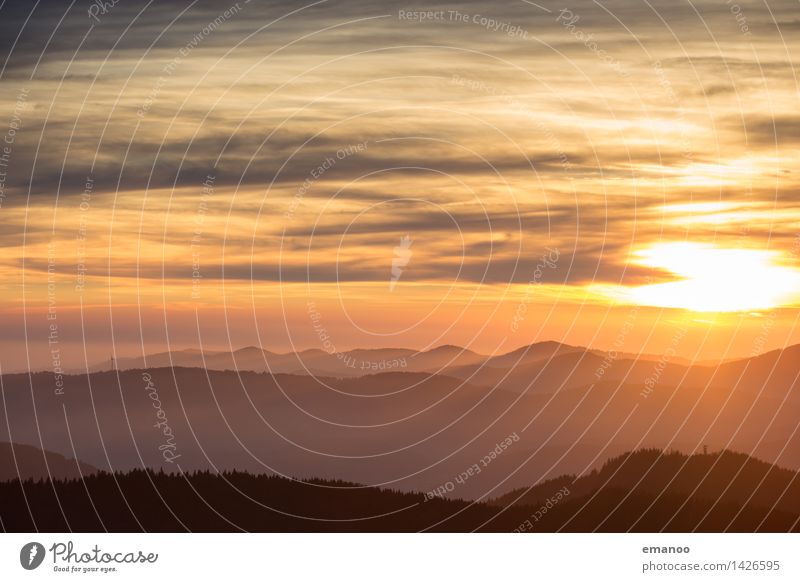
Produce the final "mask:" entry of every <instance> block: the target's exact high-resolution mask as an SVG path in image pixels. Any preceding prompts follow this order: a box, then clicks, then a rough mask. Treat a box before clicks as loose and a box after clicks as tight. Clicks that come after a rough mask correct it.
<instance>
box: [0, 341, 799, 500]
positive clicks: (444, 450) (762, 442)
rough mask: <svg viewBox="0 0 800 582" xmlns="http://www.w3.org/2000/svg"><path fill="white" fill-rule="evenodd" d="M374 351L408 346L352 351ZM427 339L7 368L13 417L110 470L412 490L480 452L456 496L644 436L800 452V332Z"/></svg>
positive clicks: (524, 480)
mask: <svg viewBox="0 0 800 582" xmlns="http://www.w3.org/2000/svg"><path fill="white" fill-rule="evenodd" d="M250 351H252V350H250ZM245 353H248V351H245ZM303 353H305V352H303ZM377 353H380V354H381V356H382V357H383V360H387V358H389V357H391V358H392V359H397V358H399V357H402V353H405V352H404V351H403V350H355V351H353V352H349V354H351V355H352V356H353V357H354V358H355V357H358V358H360V361H362V360H364V358H367V357H368V355H369V357H371V356H374V355H375V354H377ZM314 354H315V355H316V356H319V353H316V352H314ZM314 354H311V355H314ZM323 354H324V352H323ZM413 354H417V355H413V356H412V355H409V356H407V360H408V361H407V366H406V367H405V368H401V369H392V370H389V371H381V370H377V371H376V370H371V371H369V373H367V371H364V373H363V374H362V375H360V376H357V377H356V376H349V377H348V376H344V375H341V374H339V375H333V374H331V375H329V376H319V375H317V376H316V377H312V376H309V375H308V374H307V373H304V374H289V373H277V372H276V373H272V374H270V373H265V372H254V371H242V370H238V371H230V370H228V371H225V370H214V369H203V368H197V367H154V364H157V363H159V362H158V360H155V359H152V358H148V362H147V363H148V365H150V367H149V368H147V369H130V370H125V371H104V372H94V373H91V374H88V375H87V374H76V375H67V376H65V377H64V386H63V394H62V395H58V394H55V381H56V378H54V376H53V374H51V373H47V372H39V373H33V374H8V375H4V376H2V386H3V400H2V402H0V408H2V411H0V434H3V435H9V439H10V440H13V441H14V442H19V443H25V444H30V445H36V446H42V447H43V448H45V449H47V450H50V451H54V452H56V453H58V454H61V455H64V456H66V457H71V456H77V457H78V458H80V459H81V460H82V461H84V462H86V463H89V464H91V465H92V466H94V467H98V468H100V469H103V470H130V469H134V468H140V467H143V466H144V467H150V468H153V469H165V470H167V471H172V470H177V469H178V468H180V469H181V470H184V471H191V470H211V471H217V470H247V471H250V472H253V473H267V474H277V475H292V476H297V477H303V478H312V477H313V478H324V479H344V480H347V481H350V482H357V483H364V484H367V485H373V486H378V487H390V488H394V489H398V490H403V491H423V492H425V491H431V490H434V489H436V488H437V487H440V486H442V485H443V484H446V483H449V482H455V481H456V477H459V476H460V475H462V474H463V473H464V472H465V471H467V470H468V469H470V468H471V467H473V466H475V465H478V466H479V468H480V469H481V470H480V472H474V471H473V473H474V474H473V475H470V477H469V479H462V481H463V482H462V483H459V484H458V485H457V487H454V488H453V490H452V491H447V492H446V495H445V496H446V497H450V498H455V497H463V498H488V497H497V496H498V495H502V494H504V493H507V492H508V491H510V490H512V489H514V488H518V487H528V486H530V485H531V484H537V483H540V482H542V481H546V480H548V479H552V478H554V477H557V476H559V475H564V474H573V473H574V474H580V475H582V474H585V473H586V472H587V471H591V470H592V469H594V468H597V466H598V465H599V464H600V463H602V462H603V460H604V459H608V458H610V457H613V456H615V455H620V454H623V453H625V452H626V451H630V450H637V449H641V448H657V449H672V450H678V451H681V452H683V453H686V454H690V453H697V452H700V451H702V450H704V447H707V449H708V451H709V452H712V453H713V452H715V451H720V450H723V449H727V450H734V451H739V452H741V453H744V454H747V455H749V456H753V457H756V458H759V459H761V460H763V461H765V462H768V463H772V464H775V465H777V466H780V467H784V468H787V469H792V470H797V469H800V434H798V421H797V411H798V410H800V390H798V377H800V346H792V347H789V348H786V349H784V350H778V351H774V352H769V353H766V354H764V355H761V356H757V357H754V358H747V359H743V360H736V361H732V362H725V363H721V364H719V365H714V366H707V365H687V364H686V363H682V362H680V361H677V360H673V359H661V358H657V359H650V357H648V358H641V357H634V358H628V357H624V355H620V354H617V355H616V357H615V358H611V357H610V355H609V354H605V355H601V354H599V353H596V352H594V351H593V350H586V349H584V348H578V347H574V346H565V345H563V344H556V343H551V342H548V343H542V344H534V345H533V346H531V347H529V348H526V349H524V350H516V351H515V352H511V353H510V354H503V355H500V356H494V357H491V358H487V357H486V356H482V355H478V354H475V353H473V352H468V351H464V350H461V349H460V348H457V347H453V346H444V347H441V348H438V349H436V350H431V351H429V352H421V353H419V352H413ZM189 355H191V354H189ZM194 355H195V356H196V354H194ZM227 356H230V354H227ZM257 356H258V357H259V358H261V357H263V356H262V355H261V352H259V353H258V354H257ZM295 356H296V354H295V355H291V356H282V357H290V358H295ZM324 356H325V357H330V355H329V354H324ZM334 357H335V356H334ZM320 358H321V360H319V361H317V363H316V366H317V367H316V368H315V369H319V368H324V366H323V364H321V363H320V361H322V362H325V361H326V360H325V358H323V357H322V356H320ZM223 359H224V358H223V356H221V362H220V365H224V361H222V360H223ZM295 359H296V358H295ZM312 359H313V358H307V359H306V360H307V362H309V363H310V362H311V361H312ZM194 361H195V360H191V362H185V363H192V362H194ZM370 361H375V360H370ZM133 363H134V362H132V363H131V365H133ZM162 363H163V362H162ZM328 364H330V362H328ZM121 365H122V364H121V363H120V366H121ZM326 365H327V364H326ZM287 366H288V364H287ZM418 367H419V368H420V369H418ZM432 369H437V370H438V373H434V372H432V371H431V370H432ZM165 431H167V432H168V434H165ZM511 436H513V437H514V438H513V439H512V440H511V444H509V445H507V446H505V447H502V451H501V453H500V454H494V455H493V454H492V452H493V451H496V450H497V447H499V446H500V443H503V442H505V441H506V440H507V439H509V438H510V437H511ZM73 451H74V452H73ZM171 455H173V456H174V455H177V457H174V458H169V457H170V456H171ZM487 457H489V460H490V462H489V463H486V466H482V463H483V462H485V459H486V458H487Z"/></svg>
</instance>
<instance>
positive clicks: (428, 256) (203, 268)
mask: <svg viewBox="0 0 800 582" xmlns="http://www.w3.org/2000/svg"><path fill="white" fill-rule="evenodd" d="M374 4H376V5H371V4H369V3H364V2H323V3H321V4H319V5H316V6H313V7H309V8H306V9H301V8H300V7H299V5H297V6H294V5H292V6H291V7H290V6H289V5H288V4H284V3H263V4H262V3H255V2H254V3H247V2H240V3H238V4H236V3H230V2H217V1H213V2H198V3H191V2H189V3H178V2H166V3H160V5H159V6H157V7H155V8H153V9H151V10H148V11H145V12H143V13H141V14H140V13H139V8H138V7H137V8H136V9H134V8H133V7H130V6H126V5H125V3H124V2H121V3H119V4H117V5H116V6H114V8H113V10H110V11H109V12H108V13H107V14H105V15H102V16H100V17H99V19H97V20H98V21H97V22H95V20H93V19H91V18H89V17H88V15H87V13H86V10H85V7H84V8H82V9H77V8H73V10H71V11H68V10H67V7H66V6H62V4H61V3H56V2H43V3H42V4H41V6H39V7H37V9H36V10H37V12H36V14H35V17H34V18H31V19H30V20H29V21H27V23H26V18H27V16H28V13H27V12H26V10H27V9H26V8H24V7H19V6H4V7H3V8H2V9H0V13H4V12H5V14H3V16H2V18H0V22H1V24H0V29H2V34H0V37H2V39H3V40H2V41H0V44H1V45H2V55H3V58H4V60H5V57H6V56H7V57H8V59H7V60H5V62H6V64H5V66H4V67H3V69H2V77H3V83H2V85H0V102H2V110H3V112H4V114H3V116H2V118H0V122H2V125H0V133H2V134H3V137H4V138H5V139H4V143H3V144H0V146H1V147H5V149H0V156H4V157H3V158H2V159H0V172H2V174H1V175H0V215H2V222H0V238H2V241H3V251H4V252H3V255H2V258H0V275H1V277H0V285H2V287H3V296H4V297H5V301H4V302H3V305H2V307H0V316H2V317H3V319H4V321H5V325H4V326H3V330H2V335H0V344H2V346H3V347H4V349H3V353H4V355H3V357H2V358H0V365H2V367H3V369H4V370H9V369H21V368H25V367H27V365H28V359H29V361H30V365H31V366H34V367H36V366H41V365H43V363H45V364H47V363H49V362H50V361H51V356H50V354H49V351H48V350H49V349H50V348H51V347H52V346H53V345H58V346H59V347H61V348H63V350H64V353H65V354H67V356H66V357H67V359H68V362H67V363H68V365H69V367H70V368H80V367H82V366H83V365H84V360H86V359H88V360H89V361H96V360H97V359H103V358H107V356H108V352H109V351H112V342H113V345H114V349H116V350H118V351H119V354H118V355H135V354H138V353H141V352H142V351H146V352H150V351H155V350H157V349H164V348H165V347H167V346H170V347H174V348H183V347H188V346H198V345H204V346H209V347H212V348H216V349H220V348H226V347H233V348H238V347H241V346H243V345H248V344H258V343H260V344H261V345H262V346H263V347H264V348H267V349H271V350H276V351H287V350H290V349H294V348H312V347H320V341H319V338H318V337H317V335H318V334H317V333H316V332H315V330H314V327H313V325H312V320H311V318H310V315H309V314H310V310H311V308H310V307H309V302H310V301H311V302H313V304H314V307H313V309H315V310H316V311H317V312H318V313H319V317H320V318H321V320H322V321H324V322H325V328H326V330H327V331H329V333H330V334H331V336H333V337H334V338H335V343H336V345H337V348H338V349H347V348H352V347H355V346H364V347H373V346H408V347H420V348H424V347H428V346H434V345H439V344H442V343H455V344H459V345H466V346H469V347H471V348H472V349H475V350H477V351H483V352H487V353H490V352H493V351H508V350H511V349H513V348H516V347H518V346H520V345H523V344H526V343H530V342H533V341H539V340H545V339H548V340H550V339H554V340H560V341H565V342H567V343H572V344H582V345H591V346H593V347H598V348H612V347H615V345H616V343H617V342H618V341H619V336H620V330H621V329H627V327H626V321H628V322H631V321H632V324H631V329H630V330H629V331H626V332H625V333H624V334H623V335H624V337H623V338H622V344H624V347H622V349H623V351H630V352H636V351H640V350H641V351H649V352H655V353H657V352H659V351H663V350H664V349H666V347H668V346H669V345H670V344H671V342H673V340H674V338H675V337H676V330H677V331H680V330H684V329H685V330H686V334H685V336H684V335H682V334H681V335H680V341H679V342H678V345H677V346H676V351H677V353H680V354H681V355H682V356H684V357H689V358H697V359H707V358H724V357H730V356H733V355H749V354H751V353H754V352H756V353H757V352H758V351H763V350H764V349H771V348H775V347H781V346H783V345H786V344H789V343H797V342H800V333H798V332H797V330H796V325H795V322H796V317H797V315H798V306H800V263H799V262H798V258H800V256H799V255H800V198H799V197H798V195H797V192H798V185H800V172H798V169H797V161H798V145H800V137H799V136H800V116H798V113H797V111H798V110H800V109H798V79H797V71H796V68H795V67H794V65H793V63H792V61H791V57H792V55H796V54H798V52H797V51H798V35H797V34H796V31H797V17H796V14H797V5H796V3H794V2H789V1H788V0H785V1H782V2H774V3H770V6H771V8H772V13H771V14H770V13H769V12H766V11H764V10H755V9H752V10H748V11H746V12H744V17H746V18H745V21H746V25H747V26H746V30H744V29H743V28H742V17H740V18H739V19H738V20H737V18H736V17H735V15H733V14H732V13H731V12H730V10H729V8H728V6H727V5H725V4H724V3H719V2H716V3H711V2H702V3H699V4H696V5H695V6H696V7H697V10H698V12H699V13H700V15H701V16H702V19H701V18H700V17H699V16H698V14H697V13H695V12H694V11H693V9H692V8H691V7H690V6H688V5H687V6H682V5H677V6H676V5H674V3H670V2H661V3H655V4H649V5H648V4H641V5H639V4H636V3H624V2H611V3H606V4H597V3H590V2H580V3H576V4H574V5H573V6H572V8H570V10H569V11H560V12H559V10H561V7H560V6H559V8H555V5H551V4H550V3H547V2H543V3H541V6H543V7H544V9H542V8H539V7H536V6H533V5H531V4H528V3H525V2H503V3H497V4H496V5H495V4H491V5H486V4H484V3H477V2H476V3H469V2H460V3H457V8H454V6H456V5H454V4H449V5H447V4H443V5H441V6H439V5H430V7H429V6H428V5H426V7H425V9H426V10H439V11H441V14H439V13H438V12H437V13H436V14H434V15H433V16H430V17H428V18H426V19H425V20H424V21H420V17H418V16H414V15H413V11H415V10H420V9H421V8H419V7H414V6H408V5H405V4H401V3H380V5H377V3H374ZM65 11H66V12H65ZM65 14H66V15H65ZM409 14H412V15H411V16H409ZM62 16H64V18H63V19H62ZM576 17H577V18H576ZM54 30H56V31H57V34H52V33H53V31H54ZM20 31H21V32H20ZM18 34H19V38H18V39H17V40H16V44H15V45H13V47H12V43H13V42H15V41H14V39H15V38H17V35H18ZM51 35H52V38H51ZM48 39H50V40H49V41H48ZM0 139H2V138H0ZM82 310H83V311H82ZM82 312H83V317H81V313H82ZM48 313H49V314H50V319H48ZM198 322H199V323H198ZM52 325H55V326H56V329H55V337H56V338H57V344H53V343H51V344H48V343H47V339H48V337H51V336H52V333H53V329H52V327H51V326H52ZM51 339H52V337H51ZM26 342H27V343H26ZM26 345H27V347H28V350H26V349H25V346H26Z"/></svg>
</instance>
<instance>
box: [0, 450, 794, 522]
mask: <svg viewBox="0 0 800 582" xmlns="http://www.w3.org/2000/svg"><path fill="white" fill-rule="evenodd" d="M795 477H796V473H795V472H793V471H787V470H785V469H780V468H778V467H775V466H773V465H769V464H767V463H763V462H761V461H757V460H755V459H752V458H750V457H748V456H746V455H738V454H734V453H728V452H723V453H717V454H710V455H693V456H686V455H682V454H678V453H673V454H663V453H662V452H661V451H657V450H643V451H637V452H634V453H629V454H626V455H623V456H620V457H617V458H614V459H611V460H610V461H608V462H607V463H606V464H605V465H604V466H603V467H602V468H601V469H600V470H598V471H593V472H591V473H589V474H587V475H585V476H582V477H579V478H576V477H574V476H562V477H559V478H558V479H554V480H551V481H547V482H544V483H541V484H539V485H537V486H535V487H532V488H530V489H524V490H516V491H513V492H511V493H509V494H507V495H504V496H503V497H501V498H498V499H495V500H493V501H491V502H489V503H475V502H470V501H465V500H450V499H438V498H435V499H430V500H428V501H426V500H425V496H424V495H423V494H421V493H404V492H400V491H395V490H389V489H378V488H374V487H365V486H361V485H358V484H355V483H348V482H343V481H325V480H309V481H298V480H291V479H287V478H283V477H276V476H268V475H253V474H249V473H243V472H224V473H211V472H196V473H191V474H175V473H164V472H154V471H150V470H135V471H130V472H127V473H103V472H101V473H97V474H94V475H90V476H87V477H86V478H84V479H66V480H54V481H53V480H49V479H48V480H36V481H34V480H27V481H19V480H14V481H6V482H2V483H0V524H2V528H3V529H4V530H5V531H9V532H33V531H46V532H69V531H74V532H102V531H110V532H138V531H147V532H182V531H193V532H235V531H260V532H416V531H439V532H444V531H450V532H469V531H485V532H511V531H523V532H550V531H578V532H586V531H605V532H617V531H622V532H624V531H642V532H657V531H662V530H663V531H673V532H687V531H695V530H696V531H705V532H716V531H739V532H752V531H777V532H785V531H798V519H799V518H798V514H800V511H797V509H796V507H797V504H798V499H799V498H800V496H798V490H797V487H798V485H797V480H796V479H795Z"/></svg>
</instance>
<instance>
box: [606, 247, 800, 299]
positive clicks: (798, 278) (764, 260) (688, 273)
mask: <svg viewBox="0 0 800 582" xmlns="http://www.w3.org/2000/svg"><path fill="white" fill-rule="evenodd" d="M634 257H635V259H634V261H635V262H636V263H637V264H639V265H642V266H646V267H652V268H656V269H663V270H666V271H669V272H670V273H673V274H674V275H675V276H676V277H677V278H678V280H675V281H667V282H664V283H655V284H651V285H643V286H640V287H634V288H627V289H623V290H619V289H617V290H612V291H611V293H612V294H613V295H616V297H617V299H625V300H627V301H630V302H632V303H637V304H640V305H651V306H655V307H674V308H682V309H689V310H692V311H701V312H736V311H759V310H766V309H773V308H776V307H782V306H787V305H791V304H793V303H796V302H797V301H798V299H800V270H798V269H796V268H794V267H790V266H787V264H786V261H785V260H784V256H783V254H782V253H780V252H778V251H772V250H758V249H737V248H724V247H718V246H714V245H709V244H700V243H662V244H656V245H653V246H650V247H647V248H645V249H642V250H639V251H637V252H636V253H634Z"/></svg>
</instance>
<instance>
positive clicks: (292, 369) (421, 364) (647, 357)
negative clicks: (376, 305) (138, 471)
mask: <svg viewBox="0 0 800 582" xmlns="http://www.w3.org/2000/svg"><path fill="white" fill-rule="evenodd" d="M570 353H572V354H583V353H588V354H592V355H594V356H597V357H600V358H605V357H607V356H608V355H609V352H604V351H602V350H594V349H588V348H583V347H580V346H571V345H568V344H564V343H559V342H554V341H546V342H538V343H535V344H531V345H528V346H524V347H521V348H518V349H516V350H514V351H512V352H509V353H504V354H500V355H485V354H479V353H476V352H474V351H472V350H469V349H466V348H462V347H459V346H453V345H443V346H439V347H436V348H433V349H431V350H426V351H417V350H412V349H405V348H375V349H355V350H349V351H345V352H335V353H329V352H326V351H324V350H321V349H309V350H303V351H298V352H288V353H282V354H279V353H275V352H270V351H268V350H263V349H261V348H257V347H254V346H250V347H245V348H242V349H239V350H235V351H213V350H198V349H186V350H174V351H169V352H159V353H155V354H149V355H147V356H141V357H135V358H118V359H117V360H116V361H112V360H111V359H109V360H106V361H104V362H100V363H98V364H95V365H93V366H91V367H90V369H89V371H90V372H101V371H107V370H113V369H117V370H132V369H144V368H164V367H174V366H180V367H184V368H206V369H208V370H238V371H242V372H245V371H247V372H268V373H272V374H302V375H316V376H329V377H339V378H348V377H354V376H364V375H367V374H375V373H379V372H387V371H403V372H427V373H430V374H437V373H441V372H443V371H445V370H452V369H455V368H461V367H469V366H474V367H482V368H489V369H507V368H509V367H511V366H520V365H526V364H532V363H535V362H540V361H542V360H546V359H550V358H554V357H557V356H561V355H565V354H570ZM613 356H614V359H638V360H639V361H657V360H659V359H660V358H661V356H657V355H653V354H632V353H613ZM671 361H673V362H675V363H680V364H683V365H690V364H694V365H700V364H705V365H712V364H716V363H717V362H708V361H706V362H694V363H693V362H690V361H689V360H686V359H684V358H677V357H672V358H671ZM85 372H86V370H72V373H85Z"/></svg>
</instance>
